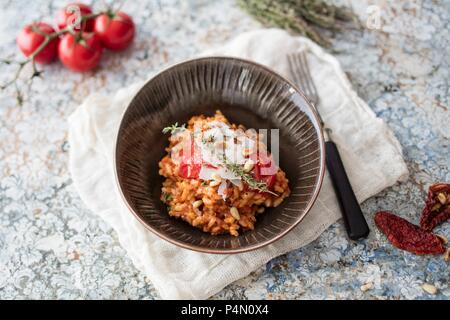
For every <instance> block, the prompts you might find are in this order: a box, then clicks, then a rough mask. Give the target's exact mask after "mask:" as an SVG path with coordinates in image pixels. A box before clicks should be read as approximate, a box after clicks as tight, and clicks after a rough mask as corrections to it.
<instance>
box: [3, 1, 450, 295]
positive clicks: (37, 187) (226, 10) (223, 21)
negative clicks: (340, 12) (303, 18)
mask: <svg viewBox="0 0 450 320" xmlns="http://www.w3.org/2000/svg"><path fill="white" fill-rule="evenodd" d="M353 2H354V7H355V10H356V11H357V12H358V14H359V15H360V16H361V17H362V18H363V19H365V18H364V17H365V16H366V9H367V5H368V4H374V3H377V2H378V4H379V5H380V7H381V14H382V15H381V18H382V19H381V28H382V30H378V31H369V30H366V31H364V32H357V31H346V32H344V33H342V34H338V35H335V38H334V39H335V40H334V49H335V51H336V56H337V57H338V58H339V60H340V61H341V63H342V65H343V67H344V69H345V71H346V72H347V73H348V75H349V77H350V79H351V82H352V83H353V85H354V86H355V88H356V89H357V91H358V93H359V94H360V95H361V97H362V98H363V99H365V100H366V101H368V103H369V105H370V106H371V108H372V109H373V110H374V111H375V112H376V114H377V115H378V116H379V117H381V118H383V119H384V120H385V121H386V122H387V123H388V124H389V125H390V127H391V128H392V129H393V131H394V132H395V135H396V136H397V138H398V139H399V141H400V142H401V144H402V145H403V147H404V154H405V159H406V162H407V164H408V167H409V169H410V173H411V175H410V178H409V179H408V180H407V181H406V182H404V183H400V184H397V185H395V186H393V187H392V188H389V189H387V190H385V191H384V192H382V193H380V194H379V195H377V196H376V197H373V198H371V199H369V200H367V201H366V202H365V203H364V204H363V206H362V207H363V211H364V213H365V214H366V217H367V219H368V221H369V223H370V226H371V228H372V230H373V231H372V232H371V234H370V237H369V238H368V239H367V240H365V241H361V242H349V241H348V240H347V238H346V234H345V231H344V229H343V226H342V224H341V223H340V222H339V223H336V224H335V225H333V226H332V227H331V228H329V229H328V230H327V231H326V232H325V233H324V234H323V235H322V236H321V237H320V238H319V239H317V240H316V241H314V242H313V243H311V244H310V245H308V246H306V247H304V248H301V249H300V250H297V251H294V252H291V253H290V254H287V255H284V256H282V257H279V258H277V259H274V260H273V261H271V262H269V263H268V264H267V265H266V266H265V267H263V268H261V269H260V270H258V271H257V272H254V273H253V274H251V275H250V276H248V277H247V278H245V279H242V280H240V281H238V282H236V283H234V284H232V285H230V286H228V287H227V288H225V289H224V290H223V291H222V292H220V293H219V294H217V295H216V296H215V297H214V298H217V299H222V298H239V299H245V298H256V299H259V298H263V299H267V298H268V299H308V298H318V299H324V298H331V299H343V298H351V299H355V298H357V299H360V298H366V299H411V298H419V299H448V298H450V288H449V270H450V269H449V265H448V264H446V263H445V262H444V261H443V259H442V257H439V256H436V257H433V256H431V257H430V256H415V255H412V254H409V253H407V252H404V251H400V250H397V249H395V248H393V247H392V246H391V245H390V244H389V243H388V242H387V241H386V239H385V237H384V236H382V235H381V234H380V233H379V232H378V231H377V230H376V229H375V227H374V224H373V221H372V218H373V214H374V213H375V212H376V211H377V210H381V209H382V210H393V211H394V212H396V213H397V214H399V215H401V216H403V217H406V218H408V219H409V220H410V221H412V222H416V223H417V222H418V220H419V214H420V211H421V208H422V207H423V201H424V197H425V194H426V190H427V187H428V185H429V184H430V183H432V182H435V181H447V182H449V181H450V172H449V162H450V157H449V154H450V146H449V141H450V140H449V139H450V126H449V120H450V112H449V85H448V81H449V64H450V61H449V56H450V55H449V50H448V48H449V47H450V44H449V41H450V33H449V29H448V25H449V22H450V3H449V2H448V1H431V0H430V1H408V2H407V1H395V4H394V1H389V2H388V1H356V0H355V1H353ZM65 3H66V1H51V0H48V1H24V0H20V1H16V0H15V1H6V0H3V1H1V4H0V6H1V9H2V10H0V40H1V41H0V55H1V56H2V57H7V56H17V57H19V55H18V53H17V49H16V46H15V43H14V41H15V39H14V38H15V35H16V33H17V31H18V30H19V28H20V27H21V26H22V25H23V23H25V22H29V21H33V20H34V19H41V18H42V17H44V20H45V21H49V22H51V21H52V19H53V18H52V17H53V16H54V14H55V11H56V10H57V9H58V8H60V7H61V6H62V5H63V4H65ZM123 8H124V10H125V11H126V12H128V13H130V14H131V15H132V16H133V17H134V19H135V21H136V23H137V25H138V33H137V38H136V41H135V43H134V45H133V47H132V48H130V49H129V50H126V51H125V52H122V53H118V54H111V53H106V54H105V56H104V59H103V61H102V64H101V68H100V69H99V70H97V71H95V72H92V73H87V74H82V75H81V74H74V73H71V72H69V71H67V70H66V69H64V68H63V67H62V66H61V65H60V64H59V63H55V64H53V65H51V66H48V67H45V74H44V79H42V80H38V81H36V82H35V83H34V85H33V87H32V89H31V90H30V91H29V94H28V95H27V96H26V101H25V103H24V105H23V106H22V107H19V106H18V105H17V104H16V102H15V99H14V96H13V91H7V92H3V93H1V96H0V122H1V124H0V212H1V215H0V298H2V299H24V298H32V299H38V298H44V299H54V298H59V299H68V298H85V299H93V298H103V299H120V298H129V299H154V298H158V295H157V293H156V292H155V290H154V288H153V286H152V285H151V283H150V281H149V280H148V279H147V278H146V277H145V276H144V275H143V274H141V273H140V272H139V271H138V270H136V268H135V267H134V266H133V265H132V263H131V261H130V259H129V258H128V257H127V256H126V254H125V251H124V250H123V249H122V248H121V247H120V245H119V244H118V241H117V235H116V234H115V233H114V232H113V231H112V230H111V228H110V227H109V226H108V225H106V224H105V223H104V222H103V221H102V220H100V219H99V218H98V217H97V216H95V215H94V214H92V213H91V212H89V211H88V210H87V209H86V207H85V206H84V204H83V203H82V202H81V200H80V198H79V197H78V195H77V192H76V190H75V189H74V186H73V183H72V181H71V179H70V175H69V172H68V169H67V160H68V153H67V151H68V148H69V147H70V146H68V144H67V122H66V120H67V117H68V116H69V115H70V113H71V112H72V111H73V110H74V109H75V108H76V106H77V105H78V104H79V103H80V102H81V101H82V100H83V99H84V98H85V97H86V95H88V94H89V93H91V92H96V91H101V92H104V93H108V92H114V91H116V90H117V89H118V88H121V87H123V86H125V85H128V84H131V83H133V82H135V81H137V80H140V79H143V78H147V77H148V76H149V75H150V74H151V73H153V72H155V71H157V70H158V69H160V68H161V67H162V66H164V65H166V64H168V63H172V62H175V61H178V60H182V59H185V58H188V57H190V56H192V55H193V54H195V53H198V52H201V51H202V50H204V49H206V48H209V47H211V46H214V45H217V44H220V43H222V42H223V41H226V40H227V39H229V38H231V37H233V36H235V35H237V34H239V33H240V32H242V31H246V30H251V29H255V28H259V27H260V25H259V24H258V23H256V22H255V21H253V20H252V19H251V18H250V17H249V16H247V15H246V14H245V13H244V12H242V11H240V9H238V8H237V7H236V5H235V4H234V3H233V2H232V1H207V0H198V1H181V0H170V1H157V0H149V1H128V2H127V3H126V4H125V5H124V7H123ZM1 68H2V69H1V72H0V80H1V81H2V82H4V81H6V80H7V78H8V77H11V75H12V69H11V67H6V66H2V67H1ZM436 232H437V233H440V234H444V235H446V236H447V237H450V224H448V223H447V224H444V225H442V226H440V227H438V228H437V229H436ZM366 283H372V284H373V286H372V288H371V289H369V290H367V291H363V290H361V289H360V287H361V286H362V285H364V284H366ZM424 283H429V284H433V285H434V286H436V288H437V289H438V292H437V294H436V295H430V294H428V293H426V292H425V291H423V289H422V288H421V286H422V285H423V284H424ZM369 286H370V285H369Z"/></svg>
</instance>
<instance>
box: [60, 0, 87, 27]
mask: <svg viewBox="0 0 450 320" xmlns="http://www.w3.org/2000/svg"><path fill="white" fill-rule="evenodd" d="M90 14H92V9H91V7H89V6H87V5H85V4H83V3H71V4H68V5H67V6H65V7H64V8H63V9H61V10H60V11H58V13H57V15H56V24H57V25H58V28H59V29H60V30H61V29H64V28H65V27H66V26H67V25H75V27H74V30H75V31H86V32H91V31H92V30H94V19H88V20H85V21H83V22H82V23H80V24H78V26H77V25H76V24H77V22H80V21H77V20H79V19H80V18H81V17H82V16H87V15H90Z"/></svg>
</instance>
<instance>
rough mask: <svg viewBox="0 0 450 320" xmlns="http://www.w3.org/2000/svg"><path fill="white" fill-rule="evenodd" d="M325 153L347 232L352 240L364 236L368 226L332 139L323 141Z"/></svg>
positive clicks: (367, 231) (366, 233) (367, 232)
mask: <svg viewBox="0 0 450 320" xmlns="http://www.w3.org/2000/svg"><path fill="white" fill-rule="evenodd" d="M325 153H326V163H327V168H328V172H329V173H330V176H331V181H332V182H333V186H334V190H335V191H336V196H337V198H338V202H339V205H340V207H341V211H342V216H343V217H344V223H345V228H346V229H347V234H348V236H349V238H350V239H352V240H358V239H361V238H366V237H367V236H368V234H369V226H368V225H367V222H366V219H365V218H364V215H363V213H362V211H361V207H360V206H359V203H358V200H357V199H356V196H355V193H354V192H353V189H352V186H351V185H350V181H349V180H348V176H347V173H346V172H345V168H344V165H343V164H342V160H341V156H340V155H339V151H338V149H337V147H336V144H335V143H334V142H333V141H326V142H325Z"/></svg>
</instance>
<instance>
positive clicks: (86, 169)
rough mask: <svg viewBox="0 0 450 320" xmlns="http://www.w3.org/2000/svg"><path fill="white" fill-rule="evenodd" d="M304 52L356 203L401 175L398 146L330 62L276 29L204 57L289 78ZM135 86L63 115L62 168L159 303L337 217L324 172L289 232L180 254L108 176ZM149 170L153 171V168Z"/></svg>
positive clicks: (310, 234) (228, 274)
mask: <svg viewBox="0 0 450 320" xmlns="http://www.w3.org/2000/svg"><path fill="white" fill-rule="evenodd" d="M296 50H306V51H307V53H308V58H309V61H310V66H311V69H312V74H313V76H314V80H315V83H317V84H320V85H318V86H317V87H318V90H319V95H320V99H321V101H320V113H321V114H322V116H323V118H324V121H325V122H326V125H328V126H329V127H330V128H331V129H332V130H333V133H334V134H333V137H334V140H335V142H336V144H337V145H338V148H339V151H340V152H341V155H342V160H343V162H344V164H345V166H346V169H347V172H348V175H349V178H350V180H351V183H352V185H353V188H354V190H355V192H356V196H357V198H358V200H359V201H364V200H365V199H367V198H369V197H371V196H373V195H375V194H376V193H378V192H380V191H381V190H383V189H384V188H386V187H388V186H391V185H392V184H394V183H395V182H396V181H398V180H399V179H402V178H404V177H405V176H406V175H407V173H408V172H407V168H406V166H405V163H404V162H403V159H402V152H401V148H400V145H399V143H398V141H397V140H396V139H395V137H394V135H393V134H392V132H391V131H390V130H389V128H388V127H387V126H386V124H385V123H384V122H383V121H382V120H381V119H379V118H377V117H376V116H375V114H374V113H373V112H372V111H371V109H370V108H369V107H368V106H367V104H365V103H364V102H363V101H362V100H361V99H360V98H358V96H357V95H356V93H355V92H354V91H353V90H352V88H351V86H350V83H349V82H348V80H347V78H346V76H345V75H344V73H343V71H342V69H341V68H340V66H339V63H338V61H337V60H336V59H335V58H334V57H332V56H331V55H329V54H327V53H326V52H324V51H323V50H322V49H321V48H320V47H319V46H317V45H315V44H314V43H313V42H311V41H310V40H308V39H305V38H302V37H293V36H290V35H289V34H288V33H286V32H285V31H282V30H278V29H264V30H257V31H252V32H248V33H245V34H242V35H240V36H238V37H237V38H236V39H234V40H233V41H231V42H229V43H228V44H226V45H225V46H223V47H221V48H217V49H215V50H212V51H210V52H208V53H207V54H211V55H213V54H217V55H230V56H237V57H243V58H247V59H251V60H254V61H256V62H259V63H262V64H264V65H267V66H268V67H271V68H273V69H275V70H277V71H278V72H280V73H281V74H283V75H285V76H289V69H288V63H287V60H286V54H287V53H289V52H293V51H296ZM142 84H143V83H140V84H135V85H132V86H130V87H128V88H124V89H122V90H120V91H119V92H117V93H116V94H114V95H111V96H102V95H99V94H94V95H91V96H89V97H88V98H87V99H86V101H85V102H84V103H83V104H82V105H81V106H80V107H78V108H77V109H76V111H75V112H74V113H73V114H72V115H71V116H70V118H69V126H70V129H69V143H70V171H71V174H72V177H73V181H74V184H75V186H76V188H77V190H78V192H79V193H80V196H81V198H82V200H83V201H84V202H85V203H86V205H87V206H88V208H90V209H91V210H92V211H93V212H94V213H95V214H98V215H99V216H100V217H101V218H103V219H104V220H106V221H107V222H108V223H109V224H110V225H111V226H112V227H113V228H114V230H115V231H116V232H117V234H118V237H119V241H120V243H121V245H122V246H123V247H124V248H125V250H126V251H127V252H128V255H129V256H130V258H131V259H132V260H133V263H134V264H135V265H136V267H137V268H138V269H140V270H141V271H142V272H143V273H144V274H146V275H147V276H148V277H149V278H150V279H151V281H152V283H153V284H154V286H155V287H156V289H157V290H158V292H159V294H160V295H161V297H162V298H164V299H204V298H208V297H209V296H211V295H213V294H215V293H217V292H218V291H220V290H221V289H222V288H224V287H225V286H226V285H228V284H230V283H231V282H233V281H235V280H238V279H240V278H242V277H245V276H246V275H248V274H249V273H250V272H252V271H254V270H255V269H257V268H259V267H260V266H261V265H263V264H265V263H266V262H267V261H269V260H270V259H272V258H274V257H276V256H278V255H281V254H284V253H286V252H288V251H291V250H294V249H297V248H299V247H302V246H304V245H306V244H308V243H309V242H311V241H313V240H314V239H316V238H317V237H318V236H319V235H320V234H321V233H322V232H323V231H324V230H325V229H326V228H328V226H330V225H331V224H332V223H334V222H335V221H336V220H337V219H339V217H340V216H341V214H340V211H339V207H338V204H337V202H336V199H335V195H334V191H333V188H332V186H331V183H330V180H329V177H328V174H327V175H326V176H325V180H324V183H323V187H322V190H321V192H320V195H319V197H318V200H317V202H316V204H315V205H314V207H313V208H312V210H311V212H310V213H309V214H308V215H307V216H306V218H305V219H304V220H303V221H302V223H300V224H299V225H298V226H297V227H296V228H295V229H294V230H293V231H291V232H290V233H289V234H288V235H286V236H285V237H284V238H282V239H281V240H279V241H276V242H275V243H273V244H271V245H269V246H266V247H265V248H262V249H259V250H256V251H252V252H247V253H242V254H235V255H212V254H203V253H197V252H193V251H190V250H186V249H181V248H178V247H176V246H175V245H172V244H170V243H168V242H166V241H164V240H161V239H160V238H158V237H157V236H156V235H154V234H152V233H151V232H150V231H148V230H146V229H145V228H144V227H143V226H142V225H141V224H140V223H139V222H138V221H137V220H136V218H134V216H133V215H132V214H131V213H130V212H129V211H128V210H127V208H126V206H125V205H124V203H123V202H122V200H121V197H120V196H119V194H118V190H117V187H116V184H115V180H114V174H113V147H114V143H115V138H116V133H117V130H118V126H119V123H120V119H121V116H122V114H123V112H124V111H125V109H126V107H127V105H128V103H129V101H130V100H131V99H132V97H133V95H134V94H135V93H136V92H137V90H138V89H139V88H140V87H141V85H142ZM155 170H156V169H155Z"/></svg>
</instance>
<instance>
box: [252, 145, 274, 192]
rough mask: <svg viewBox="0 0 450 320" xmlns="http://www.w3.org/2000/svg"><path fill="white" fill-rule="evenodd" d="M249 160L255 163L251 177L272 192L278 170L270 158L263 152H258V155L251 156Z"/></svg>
mask: <svg viewBox="0 0 450 320" xmlns="http://www.w3.org/2000/svg"><path fill="white" fill-rule="evenodd" d="M250 158H251V159H252V160H253V161H255V163H256V164H255V166H254V167H253V176H254V177H255V179H256V180H258V181H263V182H265V183H266V185H267V188H268V189H269V190H272V188H273V186H274V185H275V181H276V173H277V170H278V169H277V166H276V165H275V163H274V161H273V159H272V156H271V155H269V154H267V153H265V152H260V153H258V154H257V153H255V154H252V155H251V156H250Z"/></svg>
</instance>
